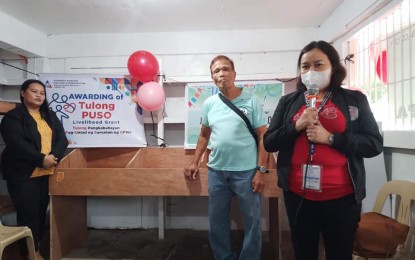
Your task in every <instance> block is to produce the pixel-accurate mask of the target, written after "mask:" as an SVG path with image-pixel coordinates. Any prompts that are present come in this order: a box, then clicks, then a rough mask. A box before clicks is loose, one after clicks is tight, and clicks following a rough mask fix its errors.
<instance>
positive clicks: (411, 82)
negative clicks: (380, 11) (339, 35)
mask: <svg viewBox="0 0 415 260" xmlns="http://www.w3.org/2000/svg"><path fill="white" fill-rule="evenodd" d="M348 52H349V54H353V55H354V58H353V61H354V63H348V64H347V67H348V84H349V86H350V87H352V88H353V87H355V88H360V89H362V90H363V91H364V92H365V93H366V95H367V97H368V100H369V103H370V105H371V108H372V111H373V113H374V115H375V117H376V119H377V120H378V121H381V122H382V129H383V130H392V131H395V130H399V131H400V130H412V131H415V1H412V0H404V1H402V2H401V4H399V5H398V6H397V7H395V8H394V9H392V10H391V11H390V12H388V13H386V14H385V15H383V16H382V17H380V18H378V19H377V20H375V21H374V22H372V23H370V24H369V25H367V26H366V27H365V28H363V29H361V30H360V31H359V32H357V33H356V34H355V35H353V36H352V37H351V38H349V41H348Z"/></svg>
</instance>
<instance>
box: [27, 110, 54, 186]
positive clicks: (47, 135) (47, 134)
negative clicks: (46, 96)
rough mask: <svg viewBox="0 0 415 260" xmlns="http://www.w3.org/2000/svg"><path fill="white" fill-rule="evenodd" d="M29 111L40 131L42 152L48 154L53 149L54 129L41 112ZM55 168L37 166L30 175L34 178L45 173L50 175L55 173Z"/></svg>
mask: <svg viewBox="0 0 415 260" xmlns="http://www.w3.org/2000/svg"><path fill="white" fill-rule="evenodd" d="M29 113H30V115H31V116H32V117H33V119H34V120H35V121H36V124H37V130H38V131H39V134H40V139H41V147H42V148H41V153H43V154H46V155H47V154H49V153H50V152H51V151H52V129H50V127H49V125H48V123H46V121H45V120H44V119H42V117H41V116H40V112H29ZM54 170H55V167H52V168H50V169H45V168H39V167H36V169H35V170H34V171H33V173H32V175H31V176H30V177H31V178H33V177H39V176H44V175H50V174H52V173H53V171H54Z"/></svg>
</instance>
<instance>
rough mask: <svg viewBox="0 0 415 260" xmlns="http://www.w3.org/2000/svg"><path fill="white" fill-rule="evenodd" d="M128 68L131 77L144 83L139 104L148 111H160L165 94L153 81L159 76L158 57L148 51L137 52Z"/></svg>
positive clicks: (140, 91)
mask: <svg viewBox="0 0 415 260" xmlns="http://www.w3.org/2000/svg"><path fill="white" fill-rule="evenodd" d="M127 67H128V71H129V72H130V75H131V77H132V78H135V79H138V80H139V81H141V83H143V85H141V87H140V88H139V89H138V91H137V96H136V100H137V103H138V104H139V105H140V107H142V108H143V109H144V110H147V111H156V110H159V109H160V108H161V107H162V105H163V103H164V98H165V93H164V90H163V88H162V87H161V86H160V84H159V83H157V82H154V81H153V80H154V79H155V78H156V77H157V76H158V74H159V64H158V62H157V59H156V57H154V55H153V54H151V53H150V52H148V51H136V52H134V53H133V54H131V56H130V58H128V65H127Z"/></svg>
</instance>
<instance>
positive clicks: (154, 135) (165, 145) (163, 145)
mask: <svg viewBox="0 0 415 260" xmlns="http://www.w3.org/2000/svg"><path fill="white" fill-rule="evenodd" d="M150 115H151V121H152V122H153V124H152V126H153V134H152V135H150V136H152V137H154V138H156V139H160V140H162V141H163V143H161V144H160V147H167V146H168V144H167V143H166V141H165V140H164V139H163V138H161V137H158V136H157V135H156V123H154V117H153V112H150Z"/></svg>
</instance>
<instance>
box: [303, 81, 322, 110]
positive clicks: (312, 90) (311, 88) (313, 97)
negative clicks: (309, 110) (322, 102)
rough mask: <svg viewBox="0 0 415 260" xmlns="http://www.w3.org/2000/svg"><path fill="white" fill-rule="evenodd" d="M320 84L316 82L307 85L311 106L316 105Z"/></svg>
mask: <svg viewBox="0 0 415 260" xmlns="http://www.w3.org/2000/svg"><path fill="white" fill-rule="evenodd" d="M318 91H319V89H318V86H317V85H316V84H310V85H307V96H306V98H307V100H308V102H309V104H310V107H316V101H317V94H318Z"/></svg>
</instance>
